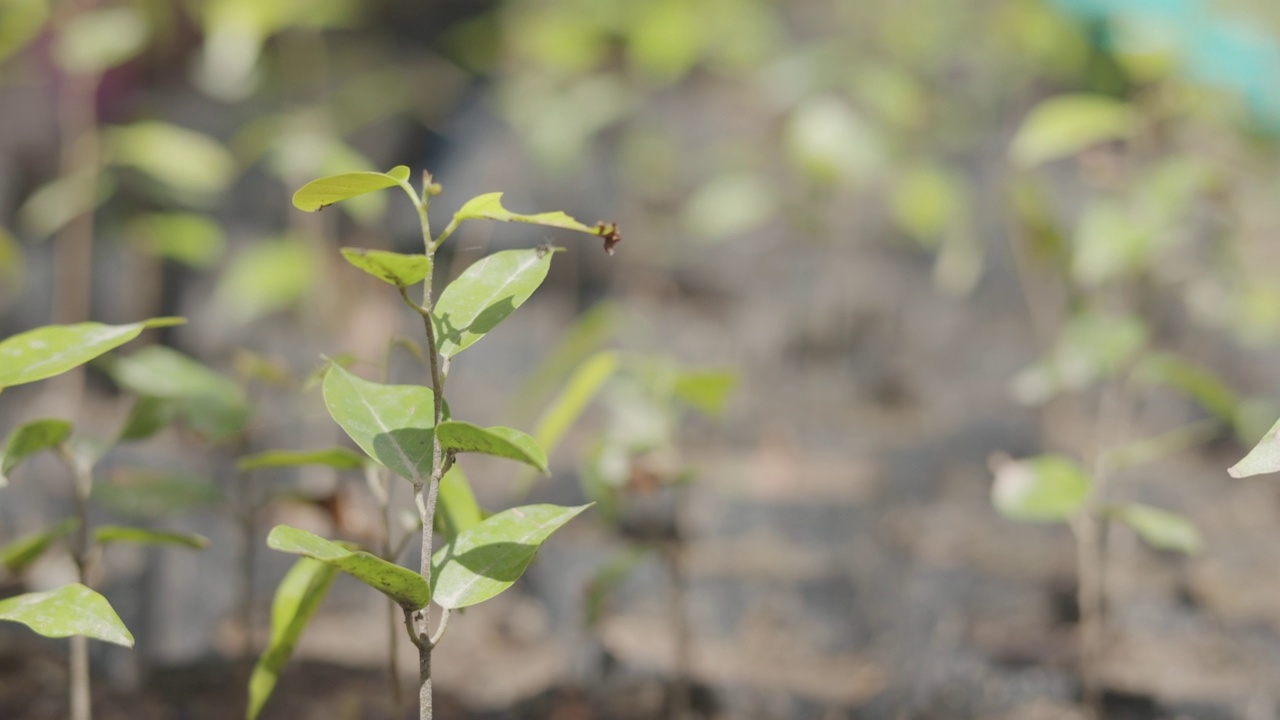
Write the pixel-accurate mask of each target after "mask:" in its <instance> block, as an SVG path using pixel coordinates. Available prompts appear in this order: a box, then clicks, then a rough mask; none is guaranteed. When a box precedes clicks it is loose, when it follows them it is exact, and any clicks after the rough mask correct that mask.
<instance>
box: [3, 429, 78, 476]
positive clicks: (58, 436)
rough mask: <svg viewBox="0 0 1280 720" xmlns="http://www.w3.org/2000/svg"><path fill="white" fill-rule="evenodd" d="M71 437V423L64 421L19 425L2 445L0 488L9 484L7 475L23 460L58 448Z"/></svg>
mask: <svg viewBox="0 0 1280 720" xmlns="http://www.w3.org/2000/svg"><path fill="white" fill-rule="evenodd" d="M69 437H71V423H69V422H67V421H66V420H34V421H32V422H29V423H26V424H24V425H19V426H18V427H17V428H15V429H14V431H13V432H12V433H9V438H8V439H7V440H6V441H5V444H4V454H3V455H0V458H2V460H0V487H3V486H5V485H6V484H8V482H9V474H10V473H12V472H13V471H14V469H16V468H17V467H18V465H19V464H21V463H22V461H23V460H25V459H27V458H28V457H30V456H32V455H35V454H36V453H38V452H40V451H42V450H50V449H53V448H56V447H58V446H59V445H61V444H62V443H64V442H66V441H67V438H69Z"/></svg>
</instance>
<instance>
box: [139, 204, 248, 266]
mask: <svg viewBox="0 0 1280 720" xmlns="http://www.w3.org/2000/svg"><path fill="white" fill-rule="evenodd" d="M129 235H130V239H131V241H132V244H133V246H134V247H136V248H138V250H140V251H142V252H144V253H147V254H148V255H155V256H157V257H162V258H166V259H169V260H174V261H176V262H180V263H182V264H184V265H189V266H191V267H193V268H197V269H206V268H209V267H212V266H213V265H215V264H216V263H217V262H218V260H220V259H222V256H223V255H224V254H226V249H227V242H226V238H225V237H224V236H223V233H222V228H221V227H219V226H218V224H217V223H216V222H214V221H213V219H212V218H210V217H209V216H207V215H200V214H198V213H182V212H166V213H149V214H146V215H139V216H137V217H135V218H133V219H132V220H131V221H130V223H129Z"/></svg>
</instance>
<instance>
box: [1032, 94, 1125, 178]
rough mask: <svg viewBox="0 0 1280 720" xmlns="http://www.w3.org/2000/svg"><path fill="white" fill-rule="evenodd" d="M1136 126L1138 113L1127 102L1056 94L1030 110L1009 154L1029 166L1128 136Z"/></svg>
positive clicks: (1098, 97)
mask: <svg viewBox="0 0 1280 720" xmlns="http://www.w3.org/2000/svg"><path fill="white" fill-rule="evenodd" d="M1136 128H1137V117H1136V115H1135V114H1134V111H1133V109H1132V108H1131V107H1129V105H1128V104H1127V103H1124V102H1121V101H1119V100H1115V99H1112V98H1109V97H1105V96H1102V95H1059V96H1057V97H1052V98H1049V99H1048V100H1045V101H1043V102H1041V103H1040V104H1039V105H1037V106H1036V107H1035V108H1033V109H1032V110H1031V112H1030V113H1029V114H1028V115H1027V118H1026V120H1024V121H1023V123H1022V127H1020V128H1019V129H1018V132H1017V135H1016V136H1015V137H1014V139H1013V144H1012V145H1011V146H1010V147H1009V155H1010V157H1011V158H1012V160H1013V162H1014V164H1016V165H1018V166H1020V167H1032V166H1034V165H1039V164H1041V163H1044V162H1048V161H1050V160H1057V159H1059V158H1064V157H1067V156H1070V155H1074V154H1076V153H1078V152H1080V151H1082V150H1086V149H1088V148H1089V147H1091V146H1093V145H1097V144H1098V143H1102V142H1107V141H1110V140H1120V139H1124V138H1127V137H1129V136H1130V135H1131V134H1133V132H1134V130H1135V129H1136Z"/></svg>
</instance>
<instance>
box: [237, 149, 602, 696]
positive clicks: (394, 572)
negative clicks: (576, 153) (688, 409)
mask: <svg viewBox="0 0 1280 720" xmlns="http://www.w3.org/2000/svg"><path fill="white" fill-rule="evenodd" d="M409 174H410V171H409V168H407V167H405V166H398V167H395V168H393V169H391V170H390V171H388V172H386V173H378V172H357V173H346V174H342V175H334V176H330V177H325V178H321V179H319V180H314V181H312V182H310V183H308V184H306V185H305V186H303V187H302V188H301V189H299V190H298V192H297V193H295V195H294V197H293V204H294V206H295V207H297V208H298V209H300V210H304V211H307V212H314V211H317V210H321V209H323V208H325V207H327V206H329V205H332V204H334V203H337V202H341V201H344V200H347V199H349V198H353V197H358V196H361V195H365V194H367V193H371V192H375V191H378V190H383V189H387V188H395V187H399V188H401V189H402V190H404V192H405V194H406V195H408V197H409V199H410V201H411V202H412V203H413V206H414V208H415V210H416V211H417V213H418V218H419V222H420V226H421V230H422V241H423V251H422V252H421V253H413V254H402V253H394V252H387V251H383V250H365V249H359V248H346V249H344V250H343V257H344V258H345V259H346V260H347V262H349V263H350V264H351V265H353V266H355V267H356V268H358V269H360V270H363V271H365V272H366V273H368V274H370V275H372V276H374V277H376V278H378V279H379V280H381V281H383V282H385V283H387V284H388V285H391V286H392V287H394V288H396V290H397V291H398V292H399V294H400V297H401V299H402V300H403V301H404V303H405V304H406V305H407V306H409V308H410V309H412V310H413V311H414V312H415V313H417V314H418V315H419V316H421V318H422V320H423V330H424V332H425V335H426V340H427V342H426V346H427V358H428V361H429V363H428V364H429V366H430V385H429V386H420V385H388V384H384V383H378V382H373V381H370V380H366V379H364V378H362V377H360V376H359V375H357V374H355V373H353V372H351V371H349V370H347V369H346V368H344V367H342V366H341V365H339V364H337V363H331V364H330V365H329V366H328V370H327V372H326V373H325V378H324V385H323V390H324V400H325V405H326V406H327V407H328V409H329V413H330V415H332V416H333V419H334V420H335V421H336V422H337V423H338V424H339V425H340V426H341V427H342V429H343V430H344V431H346V433H347V435H348V436H350V438H351V439H352V440H353V441H354V442H355V443H356V445H357V446H359V448H360V449H361V450H362V451H364V453H365V454H366V455H368V456H369V457H370V458H372V459H373V460H374V461H376V462H378V463H379V464H381V465H383V466H385V467H386V468H388V469H389V470H390V471H391V472H393V473H395V474H396V475H399V476H400V477H402V478H404V479H405V480H407V481H408V482H409V483H410V485H411V486H412V488H413V497H414V504H415V507H416V509H417V516H418V520H419V522H420V523H421V528H422V529H421V558H420V564H419V568H418V570H417V571H416V572H415V571H413V570H410V569H408V568H405V567H402V566H400V565H398V564H396V563H394V562H391V561H389V560H387V559H384V558H382V557H378V556H377V555H375V554H373V553H370V552H367V551H365V550H362V549H360V548H358V547H355V546H354V545H352V544H351V543H344V542H334V541H330V540H326V539H325V538H322V537H320V536H318V535H315V534H313V533H310V532H307V531H305V530H301V529H298V528H293V527H288V526H284V525H281V526H277V527H276V528H274V529H273V530H272V531H271V533H270V534H269V536H268V538H267V544H268V545H269V546H270V547H272V548H274V549H276V550H281V551H284V552H288V553H293V554H296V555H300V556H302V559H301V560H300V561H299V562H298V563H297V564H295V565H294V567H293V569H292V570H290V572H289V573H288V575H287V576H286V577H285V579H284V581H283V582H282V583H281V585H280V588H279V589H278V590H277V593H276V599H275V603H274V606H273V610H272V631H271V640H270V642H269V645H268V647H267V649H266V651H265V653H264V654H263V655H262V657H261V658H260V659H259V661H258V664H257V665H256V666H255V668H254V672H253V675H252V677H251V679H250V684H249V707H248V711H247V716H248V717H249V718H250V720H252V719H253V718H256V717H257V716H258V714H259V712H261V710H262V707H263V704H264V703H265V702H266V700H267V698H268V696H269V695H270V693H271V690H272V689H273V688H274V686H275V682H276V678H277V676H278V674H279V672H280V669H281V668H282V667H283V665H284V664H285V663H286V662H287V661H288V658H289V655H290V654H291V652H292V648H293V645H294V643H295V642H296V641H297V638H298V636H299V635H300V634H301V632H302V630H303V628H304V627H305V625H306V623H307V621H308V620H309V619H310V618H311V616H312V615H313V614H314V613H315V611H316V609H317V607H318V606H319V603H320V601H321V599H322V598H323V596H324V594H325V592H326V591H327V589H328V587H329V584H330V583H331V582H332V580H333V578H334V576H335V575H336V573H338V572H345V573H348V574H350V575H352V576H353V577H355V578H356V579H357V580H360V581H361V582H363V583H365V584H366V585H369V586H370V587H373V588H375V589H376V590H378V591H380V592H382V593H383V594H385V595H386V596H387V597H389V598H391V600H392V601H394V602H395V603H396V604H397V605H398V606H399V608H400V610H401V612H402V615H403V621H404V627H405V630H406V632H407V634H408V636H409V641H410V642H412V643H413V645H414V646H415V647H417V649H418V658H419V685H418V704H419V716H420V717H421V718H423V719H424V720H425V719H426V718H430V717H431V716H432V688H431V655H432V650H433V649H434V648H435V647H436V645H437V644H438V643H439V642H440V640H441V638H442V637H443V635H444V632H445V629H446V628H447V627H448V619H449V616H450V613H451V612H452V611H453V610H457V609H459V608H464V607H468V606H470V605H475V604H477V603H480V602H483V601H485V600H488V599H490V598H492V597H494V596H496V595H498V594H499V593H501V592H503V591H504V590H506V589H507V588H509V587H511V585H512V584H513V583H514V582H515V581H516V580H517V579H518V578H519V577H520V575H521V574H522V573H523V572H524V570H525V568H526V567H528V565H529V563H530V562H531V561H532V560H533V556H534V554H535V553H536V551H537V549H538V547H539V546H540V545H541V544H542V543H543V542H544V541H545V540H546V539H547V538H548V537H549V536H550V535H551V534H552V533H553V532H555V530H557V529H558V528H560V527H561V526H562V525H564V524H565V523H566V522H568V521H569V520H570V519H572V518H573V517H574V516H576V515H578V514H579V513H581V512H582V511H583V510H585V509H586V508H587V507H588V505H582V506H578V507H559V506H555V505H527V506H523V507H516V508H511V509H508V510H505V511H503V512H500V513H497V514H495V515H493V516H491V517H488V518H484V519H481V515H480V513H479V512H478V511H471V510H470V509H469V508H464V507H461V506H459V504H458V503H460V502H461V501H462V500H463V499H465V498H471V493H470V489H469V487H468V486H467V483H466V479H465V477H464V476H462V474H461V473H460V472H458V471H457V470H455V469H454V468H455V465H454V463H455V460H456V458H457V456H458V455H459V454H463V453H482V454H486V455H493V456H496V457H502V458H507V459H510V460H514V461H516V462H519V463H523V464H525V465H528V466H530V467H532V468H534V469H535V470H538V471H540V472H542V473H546V472H547V458H546V452H545V451H544V450H543V448H542V447H540V446H539V445H538V443H537V442H536V441H535V440H534V439H533V438H532V437H530V436H528V435H526V434H525V433H523V432H520V431H519V430H515V429H512V428H508V427H501V426H498V427H481V426H479V425H475V424H472V423H469V422H463V421H459V420H454V419H453V418H452V417H451V416H450V413H449V409H448V405H447V404H446V403H445V396H444V383H445V380H446V378H447V377H448V373H449V368H450V364H451V363H452V361H453V359H454V357H455V356H457V355H458V354H459V353H461V352H462V351H464V350H466V349H467V348H469V347H470V346H471V345H473V344H474V343H476V342H477V341H478V340H480V339H481V338H483V337H484V335H485V334H486V333H487V332H489V331H490V330H492V329H493V328H494V327H496V326H497V325H498V324H499V323H500V322H502V321H503V320H505V319H506V318H507V317H508V316H509V315H510V314H511V313H512V312H514V311H515V310H516V308H518V307H519V306H520V305H522V304H524V302H525V301H526V300H527V299H528V298H529V296H530V295H532V294H533V292H534V290H536V289H537V288H538V286H539V285H540V284H541V283H542V281H543V279H544V278H545V277H546V275H547V271H548V269H549V268H550V265H551V260H552V258H553V257H554V256H555V253H556V252H558V251H559V248H553V247H539V248H533V249H528V250H505V251H501V252H497V253H494V254H492V255H489V256H488V257H486V258H484V259H482V260H480V261H478V262H476V263H475V264H474V265H472V266H471V267H469V268H467V270H466V271H464V272H463V273H462V275H460V276H459V277H458V278H457V279H455V280H454V281H453V282H452V283H450V284H449V285H448V287H446V288H445V289H444V291H443V292H442V293H440V295H439V296H438V297H437V296H436V295H435V294H434V293H433V292H432V270H433V269H434V265H435V254H436V251H437V250H438V249H439V248H440V247H441V245H443V244H444V243H445V242H446V241H447V240H448V239H449V237H450V236H452V235H453V233H454V232H455V231H456V230H457V229H458V227H459V226H460V225H461V224H462V223H464V222H467V221H471V220H486V219H487V220H498V221H502V222H524V223H533V224H536V225H543V226H547V227H554V228H562V229H566V230H573V231H577V232H581V233H586V234H589V235H594V236H597V237H599V238H601V239H602V240H603V242H604V249H605V251H606V252H610V253H611V252H612V251H613V249H614V246H615V245H616V244H617V243H618V242H619V241H620V240H621V236H620V235H619V234H618V228H617V226H616V225H613V224H604V223H600V224H597V225H596V226H595V227H591V226H587V225H584V224H582V223H580V222H578V221H577V220H574V219H573V218H571V217H569V216H568V215H566V214H564V213H562V212H551V213H540V214H536V215H523V214H519V213H513V212H510V211H509V210H507V209H506V208H504V207H503V206H502V204H501V196H502V194H501V193H489V194H486V195H481V196H479V197H476V198H473V199H471V200H469V201H468V202H466V203H465V204H464V205H463V206H462V208H461V209H459V210H458V211H457V212H456V213H454V215H453V219H452V220H451V221H450V222H449V224H448V225H447V226H446V227H445V229H444V230H443V231H442V232H441V233H440V234H439V235H438V236H435V237H433V236H432V233H431V227H430V223H429V221H428V217H427V210H428V206H429V204H430V201H431V198H432V197H435V196H438V195H439V194H440V192H441V187H440V186H439V185H438V184H436V183H435V182H434V181H433V180H432V177H431V175H430V174H429V173H423V177H422V188H421V190H420V191H418V190H415V189H414V188H413V186H412V185H411V184H410V183H409ZM419 283H421V284H422V285H423V291H422V300H421V302H418V301H416V300H414V299H412V298H411V297H410V295H409V289H410V288H411V287H414V286H416V285H418V284H419ZM451 470H452V471H453V472H451ZM441 503H443V506H442V509H443V510H444V511H445V512H444V513H443V514H444V515H445V516H446V517H447V519H448V520H449V522H447V523H443V527H444V530H445V532H444V533H443V534H444V537H445V541H446V545H445V546H444V547H443V548H441V549H440V550H439V551H438V552H435V553H433V552H432V551H433V543H434V532H433V530H434V528H435V527H436V515H437V506H438V504H441ZM471 506H472V507H474V499H473V498H472V499H471ZM433 602H434V603H435V604H436V605H438V606H439V607H440V608H441V609H442V612H441V617H440V620H439V622H438V623H437V624H436V625H435V627H434V628H433V627H432V623H431V608H430V606H431V603H433Z"/></svg>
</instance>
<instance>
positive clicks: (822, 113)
mask: <svg viewBox="0 0 1280 720" xmlns="http://www.w3.org/2000/svg"><path fill="white" fill-rule="evenodd" d="M783 143H784V146H785V148H786V150H787V153H788V155H789V156H790V158H791V162H792V163H794V164H795V165H796V166H797V167H798V168H799V169H800V170H801V171H802V172H804V173H805V174H807V175H808V176H809V177H810V178H812V179H813V180H814V181H816V182H819V183H851V184H859V183H864V182H867V181H868V180H870V179H872V178H874V177H875V176H877V175H878V174H879V173H880V172H881V170H882V169H883V167H884V164H885V153H886V149H885V143H884V141H883V140H882V139H881V138H879V137H878V136H877V134H876V132H875V129H874V128H873V127H872V126H871V125H869V124H868V123H867V121H866V120H864V119H863V118H862V117H861V116H859V115H858V114H857V113H856V112H854V110H853V108H851V107H849V105H848V103H847V102H845V101H844V100H843V99H842V98H840V97H837V96H834V95H819V96H815V97H812V98H809V99H807V100H805V101H804V102H803V103H802V104H801V105H800V106H799V107H797V108H796V109H795V111H794V112H793V113H792V115H791V118H790V120H789V121H788V123H787V126H786V131H785V137H784V139H783Z"/></svg>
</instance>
